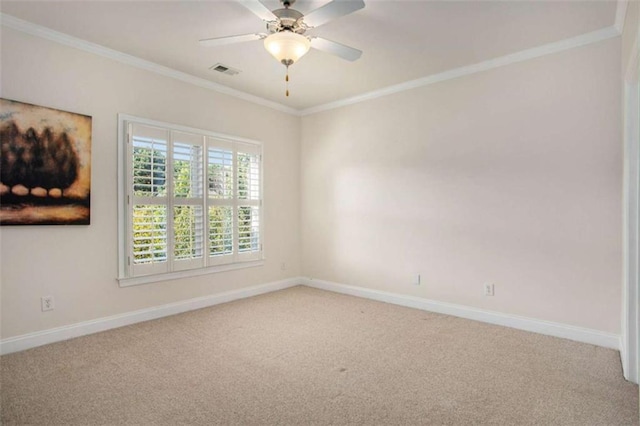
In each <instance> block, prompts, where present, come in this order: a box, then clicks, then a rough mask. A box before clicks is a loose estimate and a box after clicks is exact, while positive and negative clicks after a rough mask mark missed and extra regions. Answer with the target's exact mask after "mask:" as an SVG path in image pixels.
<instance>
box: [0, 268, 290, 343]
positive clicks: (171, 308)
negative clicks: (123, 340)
mask: <svg viewBox="0 0 640 426" xmlns="http://www.w3.org/2000/svg"><path fill="white" fill-rule="evenodd" d="M300 284H302V278H297V277H296V278H289V279H286V280H282V281H274V282H270V283H266V284H260V285H256V286H252V287H246V288H241V289H238V290H231V291H226V292H224V293H219V294H213V295H210V296H204V297H197V298H195V299H189V300H183V301H181V302H175V303H169V304H167V305H161V306H155V307H153V308H147V309H141V310H139V311H133V312H126V313H124V314H119V315H113V316H110V317H105V318H98V319H95V320H90V321H83V322H79V323H76V324H71V325H66V326H63V327H57V328H52V329H49V330H44V331H38V332H35V333H29V334H23V335H21V336H16V337H10V338H8V339H3V340H1V341H0V354H2V355H4V354H9V353H12V352H18V351H23V350H26V349H31V348H35V347H37V346H42V345H46V344H49V343H54V342H59V341H62V340H67V339H72V338H74V337H80V336H85V335H87V334H93V333H98V332H100V331H105V330H110V329H112V328H118V327H123V326H125V325H131V324H135V323H138V322H142V321H149V320H153V319H157V318H162V317H166V316H169V315H175V314H179V313H182V312H187V311H192V310H195V309H201V308H206V307H208V306H213V305H218V304H220V303H226V302H231V301H233V300H238V299H244V298H246V297H251V296H257V295H259V294H264V293H270V292H272V291H277V290H282V289H285V288H289V287H293V286H296V285H300Z"/></svg>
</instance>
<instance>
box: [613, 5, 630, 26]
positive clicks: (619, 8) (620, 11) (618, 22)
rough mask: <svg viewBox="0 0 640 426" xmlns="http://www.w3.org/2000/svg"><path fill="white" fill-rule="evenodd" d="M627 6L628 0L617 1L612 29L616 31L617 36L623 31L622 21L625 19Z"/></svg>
mask: <svg viewBox="0 0 640 426" xmlns="http://www.w3.org/2000/svg"><path fill="white" fill-rule="evenodd" d="M628 6H629V1H628V0H618V4H617V5H616V19H615V21H614V23H613V27H614V28H615V29H616V31H618V34H622V32H623V31H624V20H625V18H626V17H627V7H628Z"/></svg>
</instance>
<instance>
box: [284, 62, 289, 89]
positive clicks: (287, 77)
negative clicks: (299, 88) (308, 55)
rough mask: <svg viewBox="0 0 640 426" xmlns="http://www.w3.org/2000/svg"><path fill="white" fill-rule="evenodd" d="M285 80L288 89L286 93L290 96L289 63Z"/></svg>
mask: <svg viewBox="0 0 640 426" xmlns="http://www.w3.org/2000/svg"><path fill="white" fill-rule="evenodd" d="M284 81H285V84H286V89H287V90H286V92H285V94H286V95H287V97H288V96H289V66H288V65H287V73H286V75H285V76H284Z"/></svg>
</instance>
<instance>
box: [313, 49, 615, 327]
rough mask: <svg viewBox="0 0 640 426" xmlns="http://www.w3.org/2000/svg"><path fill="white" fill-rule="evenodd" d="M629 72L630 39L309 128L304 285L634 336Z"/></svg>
mask: <svg viewBox="0 0 640 426" xmlns="http://www.w3.org/2000/svg"><path fill="white" fill-rule="evenodd" d="M620 63H621V60H620V39H619V38H616V39H611V40H608V41H604V42H601V43H598V44H595V45H590V46H587V47H582V48H578V49H572V50H569V51H566V52H563V53H559V54H554V55H549V56H545V57H541V58H538V59H535V60H531V61H526V62H522V63H518V64H514V65H509V66H505V67H502V68H498V69H494V70H491V71H487V72H483V73H479V74H475V75H472V76H468V77H463V78H459V79H456V80H450V81H447V82H442V83H438V84H435V85H431V86H427V87H423V88H419V89H414V90H411V91H406V92H402V93H398V94H395V95H392V96H388V97H384V98H379V99H375V100H371V101H367V102H364V103H360V104H356V105H352V106H348V107H343V108H340V109H336V110H332V111H327V112H323V113H318V114H315V115H311V116H307V117H304V118H303V120H302V151H301V166H302V175H301V178H302V188H301V190H302V194H301V197H302V210H301V217H302V247H303V271H304V274H305V275H306V276H309V277H313V278H319V279H324V280H328V281H334V282H338V283H343V284H349V285H356V286H362V287H367V288H372V289H378V290H385V291H391V292H395V293H401V294H408V295H413V296H420V297H425V298H428V299H434V300H439V301H446V302H452V303H457V304H462V305H467V306H474V307H480V308H484V309H488V310H495V311H500V312H504V313H508V314H517V315H522V316H527V317H532V318H538V319H543V320H548V321H555V322H559V323H565V324H571V325H576V326H581V327H586V328H591V329H595V330H601V331H604V332H610V333H619V331H620V315H621V312H620V306H621V284H620V283H621V270H622V263H621V262H622V251H621V250H622V239H621V229H622V223H621V220H622V219H621V218H622V199H621V193H622V186H621V185H622V180H621V179H622V146H621V142H620V141H621V126H620V122H621V83H620V66H621V65H620ZM417 273H420V274H421V275H422V284H421V285H420V286H416V285H413V281H414V275H415V274H417ZM485 282H491V283H494V284H495V296H494V297H484V296H483V293H482V291H483V283H485Z"/></svg>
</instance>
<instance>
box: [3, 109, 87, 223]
mask: <svg viewBox="0 0 640 426" xmlns="http://www.w3.org/2000/svg"><path fill="white" fill-rule="evenodd" d="M90 196H91V117H90V116H86V115H81V114H74V113H71V112H66V111H60V110H57V109H51V108H45V107H41V106H37V105H31V104H25V103H22V102H17V101H11V100H8V99H0V225H88V224H89V223H90V198H91V197H90Z"/></svg>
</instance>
